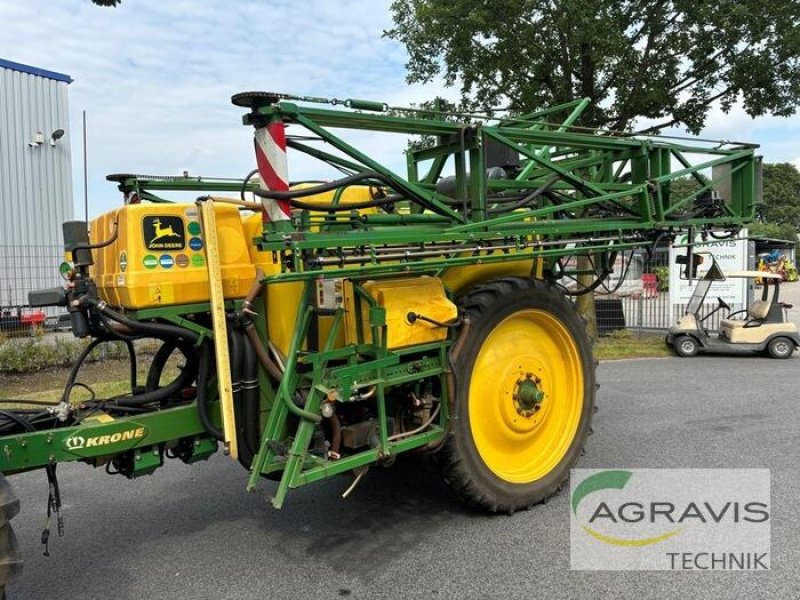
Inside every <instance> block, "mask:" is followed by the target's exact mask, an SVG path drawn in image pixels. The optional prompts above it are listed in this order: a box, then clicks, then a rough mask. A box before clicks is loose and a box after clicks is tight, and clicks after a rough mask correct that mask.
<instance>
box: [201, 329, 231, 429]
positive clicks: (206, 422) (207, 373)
mask: <svg viewBox="0 0 800 600" xmlns="http://www.w3.org/2000/svg"><path fill="white" fill-rule="evenodd" d="M210 379H211V351H210V350H209V346H208V342H203V344H202V346H201V347H200V367H199V369H198V372H197V416H198V418H199V419H200V423H201V424H202V425H203V427H204V428H205V430H206V431H207V432H208V433H209V434H210V435H211V436H212V437H213V438H215V439H217V440H220V441H223V440H224V439H225V436H224V435H223V433H222V431H220V430H219V429H217V427H216V426H215V425H214V424H213V423H212V422H211V418H210V417H209V416H208V382H209V380H210Z"/></svg>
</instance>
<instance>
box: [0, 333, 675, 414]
mask: <svg viewBox="0 0 800 600" xmlns="http://www.w3.org/2000/svg"><path fill="white" fill-rule="evenodd" d="M594 354H595V357H596V358H597V359H599V360H618V359H622V358H649V357H665V356H672V351H671V350H670V349H669V348H668V347H667V346H666V344H664V336H663V334H649V333H645V334H642V335H638V334H632V333H631V332H630V331H627V330H620V331H615V332H613V333H612V334H611V335H608V336H605V337H602V338H600V340H598V341H597V343H596V344H595V345H594ZM177 364H178V359H177V357H176V356H173V357H172V359H170V361H169V362H168V363H167V368H166V369H165V374H164V377H163V378H162V381H163V382H167V381H171V380H172V379H173V378H174V377H175V376H176V375H177V372H178V371H177ZM148 367H149V361H141V362H140V364H139V369H138V377H137V381H138V383H139V385H142V384H143V383H144V381H145V378H146V377H147V368H148ZM68 375H69V369H68V368H64V367H54V368H50V369H45V370H41V371H36V372H33V373H23V374H4V375H3V376H2V377H0V398H3V399H14V400H23V401H24V400H38V401H46V402H47V401H52V402H54V403H55V402H58V399H59V398H60V397H61V394H62V391H63V388H64V383H65V382H66V379H67V376H68ZM78 381H80V382H82V383H86V384H87V385H89V386H91V388H92V390H94V393H95V394H96V396H97V397H98V398H110V397H112V396H116V395H119V394H127V393H129V392H130V382H129V367H128V361H127V360H116V359H113V360H112V359H106V360H101V361H98V362H93V363H87V364H85V365H84V367H83V369H81V372H80V376H79V377H78ZM89 397H90V395H89V392H87V391H86V390H84V389H81V388H76V389H75V390H74V391H73V394H72V399H73V401H76V402H79V401H82V400H87V399H89ZM9 406H12V405H6V408H8V407H9ZM20 406H22V404H20Z"/></svg>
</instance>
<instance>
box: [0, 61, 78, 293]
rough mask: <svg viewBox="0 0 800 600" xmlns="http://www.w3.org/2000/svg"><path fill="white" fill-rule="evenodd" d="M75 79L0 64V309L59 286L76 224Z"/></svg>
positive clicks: (40, 70) (11, 63)
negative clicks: (70, 89) (66, 224)
mask: <svg viewBox="0 0 800 600" xmlns="http://www.w3.org/2000/svg"><path fill="white" fill-rule="evenodd" d="M71 82H72V78H71V77H70V76H69V75H64V74H62V73H54V72H52V71H47V70H44V69H40V68H36V67H31V66H28V65H23V64H19V63H15V62H10V61H7V60H3V59H0V308H2V307H8V306H13V305H19V304H26V303H27V295H28V291H29V290H31V289H37V288H45V287H52V286H54V285H58V283H59V277H58V265H59V263H60V262H61V261H62V260H63V249H62V248H63V242H62V235H61V223H62V222H63V221H67V220H71V219H72V218H73V204H72V169H71V163H70V137H71V136H70V133H71V132H70V127H69V108H68V104H67V86H68V85H69V84H70V83H71Z"/></svg>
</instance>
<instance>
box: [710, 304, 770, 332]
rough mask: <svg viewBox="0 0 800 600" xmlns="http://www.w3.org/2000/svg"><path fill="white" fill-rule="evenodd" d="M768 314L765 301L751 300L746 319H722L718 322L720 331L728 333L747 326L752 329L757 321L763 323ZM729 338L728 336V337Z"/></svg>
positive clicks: (767, 305) (767, 306)
mask: <svg viewBox="0 0 800 600" xmlns="http://www.w3.org/2000/svg"><path fill="white" fill-rule="evenodd" d="M768 314H769V302H767V301H766V300H753V302H751V303H750V306H749V307H748V309H747V319H722V321H720V324H719V325H720V330H721V331H729V330H731V329H737V328H739V327H744V326H745V325H748V324H749V325H748V326H749V327H754V326H757V325H758V323H757V322H758V321H763V320H764V319H766V318H767V315H768ZM728 337H729V338H730V335H728Z"/></svg>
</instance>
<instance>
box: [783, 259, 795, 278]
mask: <svg viewBox="0 0 800 600" xmlns="http://www.w3.org/2000/svg"><path fill="white" fill-rule="evenodd" d="M784 268H785V269H786V281H797V267H795V266H794V263H790V262H787V263H786V265H785V266H784Z"/></svg>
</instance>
